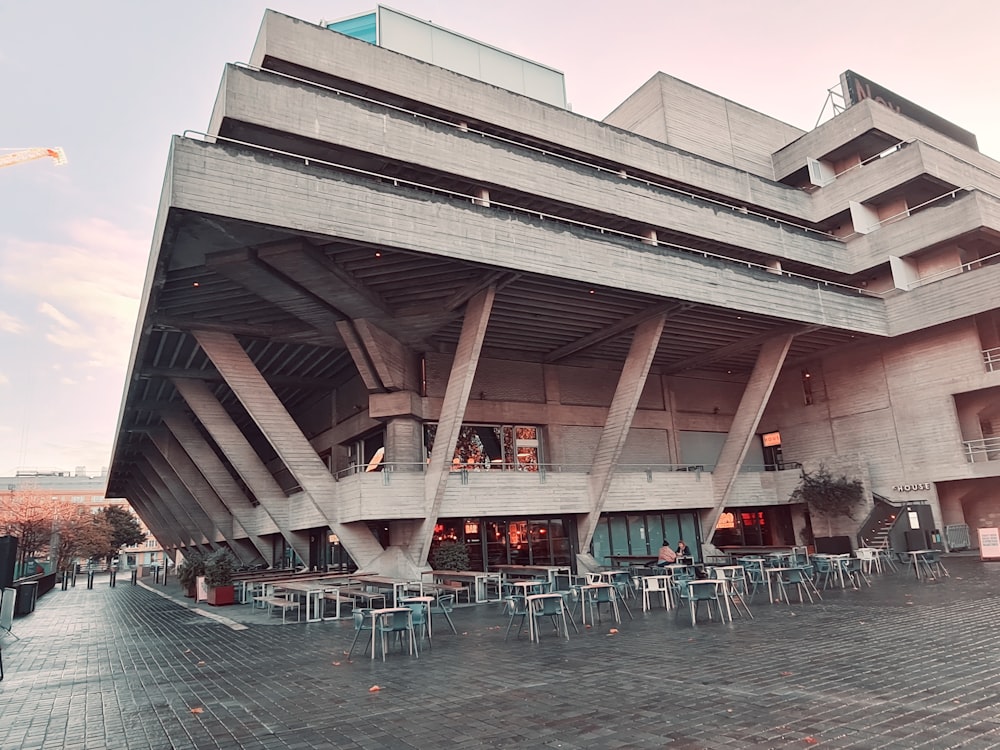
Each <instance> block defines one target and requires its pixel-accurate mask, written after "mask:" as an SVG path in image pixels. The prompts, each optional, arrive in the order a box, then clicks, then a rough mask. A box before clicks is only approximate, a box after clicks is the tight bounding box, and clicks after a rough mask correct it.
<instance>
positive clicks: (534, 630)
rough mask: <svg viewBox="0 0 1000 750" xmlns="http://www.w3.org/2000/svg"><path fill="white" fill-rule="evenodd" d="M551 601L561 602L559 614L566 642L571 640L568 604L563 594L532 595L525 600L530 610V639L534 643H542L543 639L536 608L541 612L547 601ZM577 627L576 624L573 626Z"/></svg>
mask: <svg viewBox="0 0 1000 750" xmlns="http://www.w3.org/2000/svg"><path fill="white" fill-rule="evenodd" d="M546 599H548V600H551V601H556V600H558V602H559V612H560V614H561V615H562V624H563V632H564V633H565V634H566V640H567V641H568V640H569V623H568V621H567V619H566V602H565V600H564V599H563V597H562V594H531V595H529V596H528V598H527V599H526V600H525V602H526V604H527V610H528V637H529V638H531V639H533V640H534V641H536V642H538V643H541V637H540V635H539V633H538V626H537V624H536V623H535V609H534V608H535V607H536V606H537V607H538V608H539V610H540V609H541V607H542V606H544V602H545V600H546ZM573 626H574V627H576V623H574V624H573Z"/></svg>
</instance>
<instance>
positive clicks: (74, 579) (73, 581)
mask: <svg viewBox="0 0 1000 750" xmlns="http://www.w3.org/2000/svg"><path fill="white" fill-rule="evenodd" d="M70 586H72V587H73V588H76V566H75V565H74V566H73V577H72V579H71V580H70Z"/></svg>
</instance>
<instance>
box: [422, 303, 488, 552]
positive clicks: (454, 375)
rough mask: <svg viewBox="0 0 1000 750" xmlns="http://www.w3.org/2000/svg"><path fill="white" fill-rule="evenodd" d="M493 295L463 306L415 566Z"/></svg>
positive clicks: (429, 535) (441, 487)
mask: <svg viewBox="0 0 1000 750" xmlns="http://www.w3.org/2000/svg"><path fill="white" fill-rule="evenodd" d="M495 295H496V292H495V290H494V287H492V286H491V287H489V288H487V289H484V290H483V291H482V292H479V294H477V295H476V296H475V297H473V298H472V299H470V300H469V303H468V304H467V305H466V308H465V320H464V322H463V323H462V333H461V335H460V336H459V338H458V348H457V349H456V350H455V359H454V360H453V361H452V364H451V374H450V375H449V376H448V386H447V388H446V389H445V393H444V400H443V402H442V404H441V415H440V417H439V418H438V425H437V432H436V433H435V436H434V448H433V450H431V460H430V463H429V464H428V465H427V473H426V474H425V475H424V501H425V504H426V510H425V512H424V520H423V523H422V524H421V528H420V529H419V531H418V532H417V533H416V535H415V536H414V539H413V543H412V544H411V550H412V552H413V559H414V561H415V562H416V563H417V564H418V565H422V564H423V563H424V561H425V560H426V559H427V553H428V552H429V551H430V547H431V540H432V539H433V537H434V524H436V523H437V517H438V513H439V512H440V510H441V501H442V500H443V499H444V491H445V487H446V486H447V483H448V474H449V472H450V471H451V458H452V456H453V455H454V453H455V445H456V444H457V443H458V435H459V432H460V431H461V429H462V418H463V417H464V416H465V405H466V404H467V403H468V401H469V392H470V391H471V390H472V381H473V379H474V378H475V377H476V367H477V366H478V364H479V354H480V352H481V351H482V348H483V337H484V336H485V335H486V325H487V324H488V323H489V321H490V312H491V311H492V309H493V298H494V296H495Z"/></svg>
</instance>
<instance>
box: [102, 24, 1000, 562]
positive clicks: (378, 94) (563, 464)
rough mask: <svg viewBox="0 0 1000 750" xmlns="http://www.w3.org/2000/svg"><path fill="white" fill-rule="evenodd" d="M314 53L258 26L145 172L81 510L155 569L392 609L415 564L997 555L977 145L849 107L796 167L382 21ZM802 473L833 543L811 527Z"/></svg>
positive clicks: (997, 329) (303, 30)
mask: <svg viewBox="0 0 1000 750" xmlns="http://www.w3.org/2000/svg"><path fill="white" fill-rule="evenodd" d="M359 19H360V20H359ZM329 25H330V26H331V28H326V26H323V25H313V24H310V23H307V22H305V21H301V20H298V19H293V18H289V17H287V16H284V15H281V14H279V13H274V12H268V13H267V14H266V15H265V17H264V20H263V23H262V26H261V30H260V34H259V36H258V38H257V42H256V44H255V46H254V49H253V52H252V55H251V58H250V60H251V65H250V66H249V67H248V66H235V65H233V66H229V67H227V68H226V70H225V71H224V73H223V79H222V83H221V86H220V90H219V95H218V99H217V101H216V105H215V108H214V111H213V113H212V117H211V124H210V128H209V132H208V133H206V134H204V135H202V136H197V135H194V134H189V135H188V136H187V137H176V138H174V140H173V142H172V144H171V154H170V159H169V163H168V168H167V175H166V179H165V182H164V190H163V194H162V199H161V204H160V211H159V215H158V219H157V224H156V229H155V234H154V242H153V252H152V256H151V259H150V265H149V272H148V275H147V280H146V288H145V292H144V297H143V304H142V309H141V312H140V321H139V327H138V329H137V330H138V335H137V338H136V340H135V344H134V349H133V357H132V362H131V367H130V376H129V379H128V386H127V391H126V394H125V400H124V403H123V408H122V413H121V417H120V422H119V433H118V437H117V442H116V445H115V453H114V460H113V465H112V468H111V476H110V481H109V491H110V492H112V493H113V494H116V495H122V496H125V497H128V499H129V501H130V502H131V503H132V504H133V506H134V507H135V509H136V510H137V512H138V513H139V514H140V515H141V516H142V517H143V518H144V520H145V521H146V523H147V524H148V525H149V527H150V528H151V529H152V530H153V531H154V533H155V534H156V535H157V537H158V538H159V539H160V540H161V541H163V543H164V544H165V545H166V546H167V547H168V548H169V549H170V550H174V549H183V548H188V547H212V546H217V545H220V544H227V545H229V546H231V547H232V548H233V549H234V551H236V552H237V554H238V555H239V556H240V557H241V558H242V559H243V560H244V562H246V563H248V564H249V563H254V562H259V561H261V560H263V561H265V562H267V563H269V564H283V563H287V562H290V561H292V560H293V559H294V558H295V557H298V558H299V559H300V560H301V561H302V562H303V563H304V564H306V565H309V566H314V567H315V566H324V565H328V564H330V562H331V559H341V557H342V556H343V555H344V554H347V555H349V556H350V557H351V558H353V560H354V561H355V562H356V563H357V564H358V565H359V566H361V567H364V568H367V569H376V570H380V571H382V572H386V573H399V574H411V573H412V572H413V570H414V569H415V568H416V567H419V566H421V565H423V564H424V562H425V560H426V559H427V556H428V553H429V552H430V550H431V549H432V547H433V546H434V545H435V544H436V543H439V542H441V541H443V540H446V539H457V540H460V541H463V542H465V543H466V544H467V545H468V546H469V548H470V552H471V553H472V557H473V564H474V565H475V566H488V565H491V564H497V563H500V562H529V561H530V562H535V563H548V564H564V565H575V564H577V563H580V564H582V565H593V564H597V563H602V562H606V561H607V560H608V558H609V555H612V554H646V553H653V554H655V551H656V549H657V548H658V547H659V545H660V543H661V541H662V540H663V539H664V538H666V539H667V540H668V541H670V542H671V543H676V541H677V540H678V538H679V537H683V538H684V539H685V541H687V542H688V543H689V544H692V546H695V547H696V549H697V550H698V553H699V554H702V553H703V551H704V550H705V549H709V548H710V547H709V545H710V544H712V543H713V542H714V543H716V544H719V545H722V544H723V543H726V544H744V545H746V544H791V543H797V542H803V541H804V540H806V539H807V538H809V537H810V536H811V535H816V536H820V535H838V534H846V535H849V536H852V537H854V536H855V535H857V534H859V533H863V534H865V535H871V534H874V533H875V530H876V527H879V526H881V525H882V522H881V520H880V519H883V518H886V517H889V516H892V517H896V516H901V517H902V518H904V519H905V520H906V521H907V523H908V524H909V526H907V530H911V531H917V532H919V533H920V535H922V536H923V537H924V538H923V543H929V542H930V541H932V537H931V536H930V535H929V534H928V532H930V531H931V530H944V529H945V528H946V527H953V528H955V529H965V528H967V527H972V528H975V527H977V526H982V525H991V526H995V525H997V520H998V519H997V514H998V512H1000V508H998V503H997V500H996V499H995V498H996V497H997V492H996V490H997V488H998V474H1000V462H998V461H995V460H993V459H995V458H997V457H998V456H1000V452H998V451H997V448H998V446H1000V443H998V440H1000V438H998V437H997V435H996V431H995V429H994V427H993V425H994V424H997V425H1000V419H998V418H997V417H998V415H997V409H998V400H997V393H998V383H1000V381H998V377H1000V375H998V374H997V373H996V371H995V370H996V367H995V365H996V362H997V361H998V356H997V355H998V352H1000V325H998V322H1000V315H998V313H997V302H998V300H997V295H996V291H995V290H996V289H997V288H998V286H997V282H998V274H1000V266H998V265H997V264H996V260H997V258H998V257H1000V256H998V246H997V229H998V228H1000V211H998V209H1000V203H998V198H997V195H1000V165H998V164H997V162H995V161H994V160H992V159H990V158H988V157H986V156H984V155H982V154H980V153H979V152H978V150H977V148H976V141H975V136H973V135H972V134H970V133H967V132H966V131H964V130H962V129H961V128H958V127H956V126H954V125H952V124H950V123H948V122H946V121H944V120H943V119H942V118H940V117H938V116H937V115H934V114H933V113H929V112H927V111H926V110H923V109H922V108H920V107H919V106H917V105H915V104H913V103H912V102H909V101H907V100H906V99H904V98H902V97H899V96H898V95H896V94H894V93H893V92H891V91H889V90H887V89H884V88H882V87H880V86H878V85H877V84H875V83H874V82H871V81H868V80H867V79H864V78H863V77H861V76H858V75H857V74H855V73H853V72H851V71H847V72H846V73H845V74H844V76H843V79H842V87H843V90H842V92H841V94H840V96H839V98H838V102H837V103H838V107H837V110H838V114H836V116H835V117H833V118H832V119H830V120H828V121H827V122H825V123H823V124H821V125H819V126H818V127H817V128H815V129H814V130H812V131H809V132H804V131H801V130H799V129H797V128H794V127H792V126H789V125H787V124H785V123H781V122H779V121H777V120H775V119H773V118H770V117H768V116H766V115H764V114H761V113H758V112H755V111H753V110H751V109H749V108H747V107H744V106H742V105H739V104H737V103H735V102H731V101H728V100H726V99H724V98H722V97H720V96H717V95H715V94H712V93H710V92H707V91H704V90H702V89H699V88H697V87H695V86H692V85H690V84H688V83H685V82H683V81H680V80H677V79H675V78H672V77H671V76H669V75H666V74H664V73H657V74H656V75H654V76H653V77H652V78H651V79H650V80H649V81H648V82H646V83H645V84H643V85H642V86H641V87H640V88H639V89H638V90H637V91H636V92H635V93H634V94H633V95H632V96H631V97H629V98H628V99H627V100H626V101H625V102H623V103H622V104H621V106H619V107H618V108H617V109H616V110H615V111H614V112H613V113H612V114H611V115H609V116H608V117H607V118H606V119H605V121H604V122H598V121H594V120H591V119H588V118H585V117H581V116H579V115H576V114H574V113H572V112H570V111H568V110H567V109H566V108H565V107H564V106H562V101H561V100H559V99H558V98H556V99H553V98H552V97H551V96H549V95H548V94H551V92H553V91H557V90H559V89H561V84H560V83H558V82H556V79H555V78H553V76H555V77H558V76H559V74H558V72H557V71H552V70H551V69H549V68H546V67H545V66H541V65H537V64H534V63H531V62H530V61H524V60H522V59H521V58H517V57H516V56H512V55H507V54H506V53H503V52H502V51H500V50H496V49H495V48H493V47H491V46H489V45H484V44H482V43H478V42H475V41H474V40H468V39H466V38H464V37H461V35H456V34H454V33H453V32H446V31H443V30H441V29H439V27H435V26H433V25H430V24H425V23H423V22H420V21H418V20H416V19H413V18H411V17H409V16H405V14H399V13H395V12H387V11H386V10H385V9H380V10H379V11H377V12H376V14H375V15H374V16H371V17H369V16H368V15H363V16H361V17H356V18H352V19H346V20H345V21H344V22H336V23H333V24H329ZM389 26H391V27H392V28H393V31H392V32H391V33H390V32H389V31H388V28H389ZM337 28H339V29H341V30H343V31H346V32H348V33H357V34H358V36H359V37H361V38H353V37H351V36H349V35H347V34H342V33H339V32H337V31H334V30H332V29H337ZM380 29H385V33H383V31H380ZM390 37H391V39H392V40H394V41H393V42H392V44H393V45H395V46H396V47H397V48H398V49H399V50H401V51H393V50H392V49H388V48H386V46H379V45H377V44H373V43H372V42H377V41H380V40H381V39H383V38H384V39H385V40H387V41H388V40H389V39H390ZM404 53H405V54H404ZM428 60H430V61H432V62H427V61H428ZM473 60H477V61H478V62H479V65H480V67H479V68H475V67H474V66H470V61H473ZM449 68H450V69H449ZM505 76H506V78H505ZM536 78H537V79H538V81H541V80H545V81H547V82H548V84H547V85H546V86H544V87H543V88H544V89H545V91H546V92H548V94H544V95H543V94H542V93H539V92H538V91H536V90H535V89H533V86H534V84H535V83H537V82H538V81H536ZM805 93H807V94H809V93H811V92H805ZM820 465H825V466H827V467H829V468H831V469H833V470H834V471H836V472H838V473H840V472H843V473H845V474H847V475H849V476H851V477H855V478H858V479H860V480H861V481H862V482H863V483H864V485H865V487H866V489H867V490H868V491H869V493H870V495H869V496H868V497H867V499H866V507H865V508H863V509H858V510H857V511H856V512H855V513H854V515H853V517H841V518H836V519H824V520H823V521H822V524H821V525H820V522H819V521H818V520H817V519H811V518H810V517H809V513H808V509H807V508H805V507H803V506H802V505H801V504H797V503H795V502H794V498H793V496H792V493H793V491H794V489H795V487H796V486H797V484H798V481H799V477H800V472H801V469H800V467H802V466H804V467H806V468H807V469H811V468H815V467H817V466H820ZM907 505H910V506H911V507H913V508H919V509H920V510H919V512H917V511H916V510H914V512H913V513H912V514H909V513H903V514H901V513H900V510H902V509H904V508H906V507H907ZM869 513H870V514H871V517H870V518H866V516H867V515H869ZM866 538H867V537H866ZM338 556H340V557H338Z"/></svg>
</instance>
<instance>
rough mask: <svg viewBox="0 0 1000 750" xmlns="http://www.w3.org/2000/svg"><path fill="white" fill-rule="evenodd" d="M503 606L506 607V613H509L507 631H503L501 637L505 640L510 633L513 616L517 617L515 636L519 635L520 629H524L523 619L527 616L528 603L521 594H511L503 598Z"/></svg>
mask: <svg viewBox="0 0 1000 750" xmlns="http://www.w3.org/2000/svg"><path fill="white" fill-rule="evenodd" d="M504 606H506V607H507V614H509V615H510V620H508V621H507V632H506V633H504V636H503V639H504V640H505V641H506V640H507V637H508V636H509V635H510V628H511V626H512V625H513V624H514V618H515V617H517V618H519V622H518V625H517V637H518V638H520V637H521V630H523V629H524V621H525V619H527V617H528V614H529V613H528V604H527V599H526V598H525V597H523V596H519V595H517V594H513V595H511V596H508V597H507V598H506V599H504Z"/></svg>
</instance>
